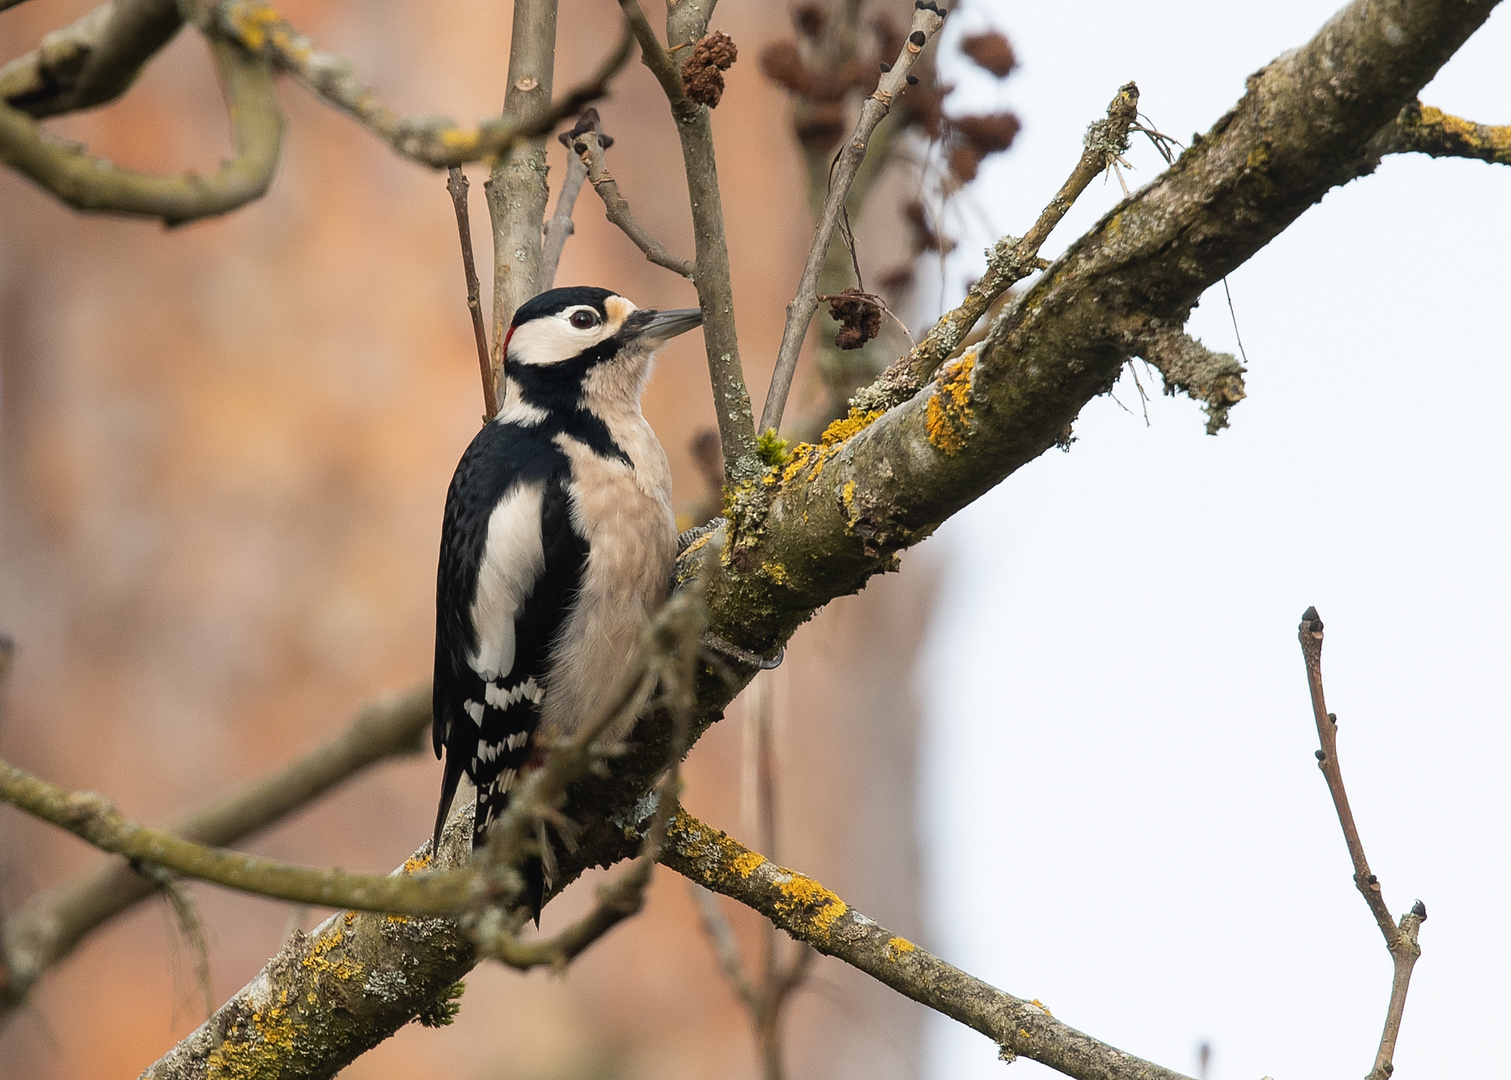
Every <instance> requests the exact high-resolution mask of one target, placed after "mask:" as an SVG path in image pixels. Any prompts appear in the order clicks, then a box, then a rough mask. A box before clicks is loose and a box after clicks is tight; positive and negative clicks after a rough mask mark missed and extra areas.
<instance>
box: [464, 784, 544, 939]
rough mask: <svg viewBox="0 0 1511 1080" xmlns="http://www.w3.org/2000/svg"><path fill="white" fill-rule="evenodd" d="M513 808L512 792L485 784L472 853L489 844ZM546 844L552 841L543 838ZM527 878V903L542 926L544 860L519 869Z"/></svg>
mask: <svg viewBox="0 0 1511 1080" xmlns="http://www.w3.org/2000/svg"><path fill="white" fill-rule="evenodd" d="M508 805H509V791H508V789H506V788H504V787H503V786H502V785H500V784H485V785H484V786H482V787H480V788H478V789H477V809H476V810H475V811H474V817H473V819H472V850H473V851H480V850H481V849H482V847H483V845H484V844H486V843H487V842H488V830H489V829H491V828H492V827H493V823H494V822H496V821H498V819H499V818H501V817H503V816H504V810H505V808H507V807H508ZM542 842H548V841H545V840H544V837H542ZM519 872H520V876H522V877H523V878H524V879H525V896H524V899H525V902H526V903H528V904H529V905H530V914H531V915H533V916H534V917H535V925H536V926H539V925H540V909H541V908H542V907H544V906H545V902H546V868H545V864H544V863H543V862H541V860H540V859H537V858H530V859H526V860H525V861H524V862H523V863H521V864H520V867H519Z"/></svg>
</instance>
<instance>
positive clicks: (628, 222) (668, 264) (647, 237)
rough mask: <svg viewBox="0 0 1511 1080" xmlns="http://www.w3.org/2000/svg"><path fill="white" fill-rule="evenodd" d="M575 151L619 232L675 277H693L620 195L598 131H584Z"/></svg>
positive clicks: (688, 266)
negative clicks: (636, 218)
mask: <svg viewBox="0 0 1511 1080" xmlns="http://www.w3.org/2000/svg"><path fill="white" fill-rule="evenodd" d="M572 149H573V150H574V151H575V152H576V153H577V155H578V158H579V160H580V161H581V162H582V164H583V167H584V168H585V169H586V170H587V176H588V182H589V183H591V184H592V185H593V190H594V191H596V192H598V197H599V198H600V199H602V200H603V212H604V216H606V217H607V218H608V219H609V221H611V222H613V223H614V224H615V225H617V226H619V230H620V231H621V232H622V233H624V235H625V236H628V237H629V238H630V241H631V242H632V243H633V244H634V245H635V246H636V247H637V248H639V249H640V250H641V252H642V253H643V254H644V255H645V257H646V258H647V259H649V260H650V261H651V262H653V263H655V264H656V265H657V266H661V267H665V268H666V269H668V270H670V271H671V272H672V273H674V274H681V275H682V276H683V277H685V278H690V277H692V276H693V264H692V263H691V262H689V261H688V260H687V259H684V258H682V257H681V256H680V255H673V254H672V253H671V252H670V251H668V250H667V249H666V247H665V246H664V245H663V244H662V243H661V242H660V241H659V240H657V239H656V238H655V237H654V236H652V235H651V234H650V233H648V232H646V231H645V226H643V225H641V224H640V222H638V221H636V220H635V215H634V214H632V213H631V212H630V204H629V202H628V201H627V200H626V199H625V197H624V196H623V195H621V194H620V193H619V181H617V180H615V179H614V177H613V176H612V175H611V174H610V173H609V169H608V166H607V165H606V164H605V163H604V160H603V142H602V140H601V139H600V138H599V135H598V132H596V131H585V132H583V133H582V134H581V135H579V136H577V139H576V141H575V142H573V144H572Z"/></svg>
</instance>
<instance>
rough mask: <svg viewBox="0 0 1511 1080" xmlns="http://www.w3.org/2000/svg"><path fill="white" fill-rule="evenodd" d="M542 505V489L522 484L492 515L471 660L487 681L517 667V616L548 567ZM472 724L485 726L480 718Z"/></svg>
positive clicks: (477, 598)
mask: <svg viewBox="0 0 1511 1080" xmlns="http://www.w3.org/2000/svg"><path fill="white" fill-rule="evenodd" d="M540 503H541V488H540V486H539V485H537V484H522V485H520V486H518V487H516V488H515V489H514V490H513V491H511V492H510V493H509V494H508V495H506V496H504V498H503V500H502V501H501V502H500V503H499V504H498V506H496V507H494V509H493V513H492V514H491V515H489V517H488V539H487V542H486V543H485V545H484V547H483V560H482V563H481V565H479V566H478V570H477V593H476V594H475V596H474V599H473V601H472V625H473V626H474V627H476V628H477V636H478V642H477V651H476V652H474V653H473V654H472V655H471V656H470V657H468V658H467V663H468V664H469V666H471V668H472V670H473V671H475V672H477V673H478V674H479V675H480V676H482V678H483V680H484V681H485V682H491V681H492V680H494V679H497V678H498V677H499V676H500V675H507V674H508V673H509V670H510V669H511V668H513V667H514V618H515V616H516V615H518V614H519V611H520V608H522V607H523V606H524V603H525V599H526V597H528V596H529V595H530V593H531V591H532V590H533V589H534V588H535V582H536V580H537V579H539V577H540V575H541V571H542V570H544V569H545V565H546V554H545V551H544V550H543V549H542V548H541V543H540ZM490 703H491V702H490ZM468 712H469V713H470V712H471V709H470V708H469V709H468ZM473 720H474V721H476V722H478V723H481V719H480V718H479V717H476V716H474V717H473Z"/></svg>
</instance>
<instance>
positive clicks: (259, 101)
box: [0, 41, 283, 225]
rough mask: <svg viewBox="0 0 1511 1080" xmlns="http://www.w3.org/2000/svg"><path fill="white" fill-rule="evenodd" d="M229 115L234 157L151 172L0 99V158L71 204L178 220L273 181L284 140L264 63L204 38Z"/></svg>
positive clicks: (236, 201)
mask: <svg viewBox="0 0 1511 1080" xmlns="http://www.w3.org/2000/svg"><path fill="white" fill-rule="evenodd" d="M210 49H211V51H212V52H213V53H214V56H215V63H216V67H217V69H218V70H219V72H220V81H221V89H222V90H223V91H224V93H225V98H226V107H227V110H228V111H229V113H230V116H231V141H232V145H233V147H234V148H235V157H234V158H233V159H232V160H231V161H229V162H227V163H226V164H224V165H222V166H221V167H220V169H218V170H217V171H215V172H214V173H211V174H210V175H209V176H199V175H197V174H195V173H185V174H182V175H179V176H158V175H153V174H150V173H141V172H136V171H134V170H131V169H123V168H120V167H118V166H116V165H112V164H111V163H110V162H108V161H106V160H104V159H103V158H97V157H94V156H93V155H91V154H89V153H87V152H86V151H85V150H84V148H83V147H81V146H79V145H78V144H76V143H68V142H65V141H63V140H61V139H58V138H56V137H54V136H53V135H51V134H49V133H48V132H46V131H44V130H43V129H42V127H41V126H40V125H39V124H38V123H37V121H35V120H33V119H32V118H31V117H30V116H28V115H26V114H25V113H24V112H21V111H20V110H19V109H15V108H12V107H11V106H9V105H6V104H4V103H0V160H3V161H4V162H5V163H6V164H8V165H10V166H11V167H12V168H14V169H16V170H17V171H19V172H21V173H24V174H25V175H27V176H29V177H30V178H31V179H32V180H34V181H36V182H37V183H38V184H40V185H41V186H42V187H43V188H45V189H46V190H48V191H49V192H51V193H52V194H53V195H55V196H56V197H57V198H59V199H60V200H62V201H63V202H65V203H67V204H68V205H69V206H72V207H74V208H75V209H78V210H90V211H101V212H107V213H115V214H135V215H139V216H142V217H155V218H161V219H162V220H163V222H164V223H165V224H168V225H181V224H183V223H185V222H188V221H195V220H197V219H199V218H205V217H212V216H214V215H216V214H224V213H227V212H228V211H231V210H235V209H236V208H238V207H240V206H244V205H246V204H247V203H249V202H251V201H253V200H254V199H257V198H259V197H260V196H261V195H262V194H263V192H265V191H266V190H267V188H268V185H269V184H270V183H271V182H272V179H273V171H274V169H275V168H276V166H277V164H278V151H279V146H280V144H281V142H282V139H283V117H282V115H281V114H280V113H279V111H278V104H277V102H276V101H275V100H274V99H273V80H272V73H271V70H270V69H269V66H268V64H267V62H266V61H264V60H261V59H258V58H255V57H249V56H248V55H247V54H246V53H245V52H243V51H242V50H241V48H240V47H239V46H237V45H235V44H233V43H231V42H227V41H211V42H210Z"/></svg>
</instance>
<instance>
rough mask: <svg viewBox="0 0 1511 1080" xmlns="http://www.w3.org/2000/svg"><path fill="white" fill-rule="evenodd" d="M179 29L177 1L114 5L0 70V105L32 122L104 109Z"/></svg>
mask: <svg viewBox="0 0 1511 1080" xmlns="http://www.w3.org/2000/svg"><path fill="white" fill-rule="evenodd" d="M182 25H183V17H182V16H181V15H180V14H179V9H178V3H177V0H113V2H112V3H109V4H105V5H104V6H102V7H98V8H95V9H94V10H93V11H91V12H90V13H89V14H87V15H85V16H84V17H83V18H81V19H79V20H78V21H77V22H74V23H72V24H71V25H69V26H65V27H62V28H60V29H58V30H54V31H53V32H52V33H50V34H48V35H47V36H46V37H44V38H43V39H42V44H41V45H39V46H38V47H37V48H36V49H34V50H32V51H31V52H29V53H27V54H26V55H24V56H19V57H17V58H16V59H14V60H12V61H11V62H10V63H8V64H6V65H5V67H4V68H0V100H3V101H4V102H5V103H6V104H8V105H10V106H12V107H13V108H16V109H19V110H21V111H22V112H24V113H26V114H27V115H28V116H32V117H34V118H36V119H41V118H42V117H44V116H56V115H58V114H59V113H66V112H73V111H75V110H78V109H87V108H90V107H92V106H95V105H103V104H104V103H105V102H107V101H111V100H114V99H115V98H116V97H118V96H120V94H121V93H122V92H123V91H125V90H126V88H127V87H129V86H130V85H131V84H132V82H133V81H135V79H136V76H137V74H138V73H139V72H140V71H141V68H142V65H143V64H144V63H146V62H147V60H148V59H149V58H151V57H152V55H153V54H154V53H156V52H157V51H158V50H159V49H161V48H162V47H163V46H164V45H166V44H167V43H168V42H169V41H171V40H172V38H173V36H174V35H175V34H176V33H177V32H178V29H179V27H181V26H182Z"/></svg>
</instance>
